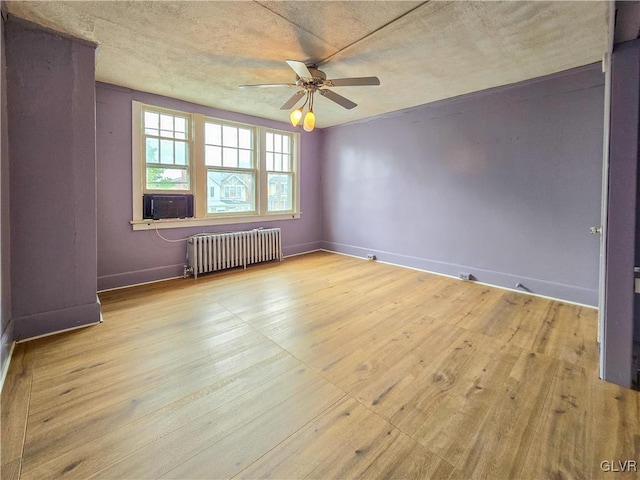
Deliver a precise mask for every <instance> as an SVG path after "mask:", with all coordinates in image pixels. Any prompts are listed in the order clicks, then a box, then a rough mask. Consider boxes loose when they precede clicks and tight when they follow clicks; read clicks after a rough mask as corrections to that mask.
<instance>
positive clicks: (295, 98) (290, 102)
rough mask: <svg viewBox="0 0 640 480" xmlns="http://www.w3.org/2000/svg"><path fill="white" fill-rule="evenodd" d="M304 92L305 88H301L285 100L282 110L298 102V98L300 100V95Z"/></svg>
mask: <svg viewBox="0 0 640 480" xmlns="http://www.w3.org/2000/svg"><path fill="white" fill-rule="evenodd" d="M304 94H305V90H300V91H298V92H296V93H294V94H293V97H291V98H290V99H289V100H287V101H286V102H285V104H284V105H282V106H281V107H280V110H289V109H290V108H291V107H293V106H294V105H295V104H296V103H298V100H300V97H302V96H303V95H304Z"/></svg>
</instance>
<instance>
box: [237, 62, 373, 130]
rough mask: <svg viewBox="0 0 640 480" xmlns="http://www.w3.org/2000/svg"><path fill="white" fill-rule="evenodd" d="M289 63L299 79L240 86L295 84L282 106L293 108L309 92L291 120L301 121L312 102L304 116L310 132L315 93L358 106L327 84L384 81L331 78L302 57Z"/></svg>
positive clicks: (342, 84)
mask: <svg viewBox="0 0 640 480" xmlns="http://www.w3.org/2000/svg"><path fill="white" fill-rule="evenodd" d="M286 62H287V63H288V64H289V66H290V67H291V68H292V69H293V71H294V72H296V81H295V83H263V84H258V85H240V88H248V87H258V88H270V87H294V88H298V89H299V90H298V91H297V92H296V93H294V94H293V96H292V97H291V98H290V99H289V100H287V101H286V102H285V103H284V105H282V107H280V110H289V109H290V108H292V107H294V106H295V105H296V103H298V101H300V99H301V98H302V97H303V96H305V95H306V99H305V101H304V104H302V106H301V107H300V108H297V109H295V110H294V111H292V112H291V115H290V117H291V124H292V125H293V126H294V127H295V126H297V125H298V123H300V119H301V118H302V111H303V110H304V107H305V106H307V104H308V105H309V107H308V108H309V110H308V112H307V114H306V115H305V117H304V122H303V128H304V129H305V130H306V131H307V132H310V131H312V130H313V128H314V127H315V123H316V120H315V115H314V113H313V95H314V93H316V92H319V93H320V95H322V96H323V97H326V98H328V99H329V100H331V101H333V102H335V103H337V104H338V105H340V106H341V107H344V108H346V109H349V110H350V109H352V108H354V107H356V106H357V104H356V103H354V102H352V101H351V100H349V99H348V98H345V97H343V96H342V95H338V94H337V93H335V92H333V91H332V90H329V89H328V88H326V87H356V86H366V85H380V80H379V79H378V77H354V78H335V79H333V80H327V76H326V75H325V73H324V72H323V71H321V70H318V68H317V66H315V65H306V64H305V63H304V62H300V61H298V60H287V61H286Z"/></svg>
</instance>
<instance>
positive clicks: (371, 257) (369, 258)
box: [367, 253, 376, 260]
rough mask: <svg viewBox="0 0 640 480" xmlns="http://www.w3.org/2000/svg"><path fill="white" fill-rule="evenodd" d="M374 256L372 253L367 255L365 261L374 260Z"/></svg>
mask: <svg viewBox="0 0 640 480" xmlns="http://www.w3.org/2000/svg"><path fill="white" fill-rule="evenodd" d="M375 259H376V256H375V255H374V254H373V253H370V254H369V255H367V260H375Z"/></svg>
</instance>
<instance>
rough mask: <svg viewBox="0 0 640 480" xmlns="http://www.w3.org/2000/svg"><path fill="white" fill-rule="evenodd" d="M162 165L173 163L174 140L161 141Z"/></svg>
mask: <svg viewBox="0 0 640 480" xmlns="http://www.w3.org/2000/svg"><path fill="white" fill-rule="evenodd" d="M160 163H167V164H171V163H173V140H160Z"/></svg>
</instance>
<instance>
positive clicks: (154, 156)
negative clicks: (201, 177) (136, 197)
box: [143, 109, 191, 192]
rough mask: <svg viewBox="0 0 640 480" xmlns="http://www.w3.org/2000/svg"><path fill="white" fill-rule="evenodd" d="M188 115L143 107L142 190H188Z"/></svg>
mask: <svg viewBox="0 0 640 480" xmlns="http://www.w3.org/2000/svg"><path fill="white" fill-rule="evenodd" d="M188 124H189V117H188V116H183V115H178V114H173V113H164V112H160V111H154V110H150V109H148V110H145V111H144V117H143V129H144V130H143V138H144V149H145V154H144V158H143V161H144V164H145V168H144V173H145V191H146V192H150V191H158V190H159V191H165V190H175V191H181V192H190V191H191V180H190V168H189V166H190V163H191V162H190V160H189V152H190V148H189V129H188Z"/></svg>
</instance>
